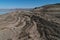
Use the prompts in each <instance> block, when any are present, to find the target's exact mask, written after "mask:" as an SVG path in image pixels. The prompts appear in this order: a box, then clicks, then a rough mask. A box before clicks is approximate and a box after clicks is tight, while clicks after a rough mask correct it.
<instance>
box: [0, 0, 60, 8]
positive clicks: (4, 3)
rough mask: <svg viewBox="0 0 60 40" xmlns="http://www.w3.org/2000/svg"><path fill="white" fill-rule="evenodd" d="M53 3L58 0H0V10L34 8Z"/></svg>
mask: <svg viewBox="0 0 60 40" xmlns="http://www.w3.org/2000/svg"><path fill="white" fill-rule="evenodd" d="M54 3H60V0H0V8H1V9H2V8H34V7H38V6H42V5H47V4H54Z"/></svg>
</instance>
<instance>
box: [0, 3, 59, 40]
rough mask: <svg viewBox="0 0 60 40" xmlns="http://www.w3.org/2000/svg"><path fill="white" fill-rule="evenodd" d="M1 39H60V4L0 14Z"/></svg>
mask: <svg viewBox="0 0 60 40" xmlns="http://www.w3.org/2000/svg"><path fill="white" fill-rule="evenodd" d="M0 40H60V4H50V5H46V6H42V7H37V8H34V9H32V10H17V11H14V12H10V13H8V14H4V15H0Z"/></svg>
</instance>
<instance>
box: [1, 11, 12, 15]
mask: <svg viewBox="0 0 60 40" xmlns="http://www.w3.org/2000/svg"><path fill="white" fill-rule="evenodd" d="M9 12H12V11H0V15H1V14H6V13H9Z"/></svg>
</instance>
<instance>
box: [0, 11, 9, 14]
mask: <svg viewBox="0 0 60 40" xmlns="http://www.w3.org/2000/svg"><path fill="white" fill-rule="evenodd" d="M6 13H8V12H7V11H5V12H4V11H0V14H6Z"/></svg>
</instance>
